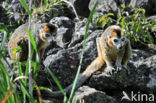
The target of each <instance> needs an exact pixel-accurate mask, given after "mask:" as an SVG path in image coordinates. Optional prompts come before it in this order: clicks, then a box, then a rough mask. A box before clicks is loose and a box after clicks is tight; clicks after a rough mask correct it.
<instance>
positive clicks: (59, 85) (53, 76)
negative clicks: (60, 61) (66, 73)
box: [47, 67, 66, 96]
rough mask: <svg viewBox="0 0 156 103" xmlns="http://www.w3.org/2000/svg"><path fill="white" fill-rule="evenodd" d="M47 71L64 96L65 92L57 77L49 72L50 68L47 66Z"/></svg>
mask: <svg viewBox="0 0 156 103" xmlns="http://www.w3.org/2000/svg"><path fill="white" fill-rule="evenodd" d="M47 70H48V72H49V73H50V75H51V76H52V78H53V79H54V81H55V83H56V84H57V86H58V87H59V89H60V91H61V92H62V94H63V95H64V96H66V93H65V92H64V90H63V88H62V86H61V84H60V83H59V81H58V79H57V78H56V77H55V75H54V74H53V73H52V72H51V70H50V69H49V68H48V67H47Z"/></svg>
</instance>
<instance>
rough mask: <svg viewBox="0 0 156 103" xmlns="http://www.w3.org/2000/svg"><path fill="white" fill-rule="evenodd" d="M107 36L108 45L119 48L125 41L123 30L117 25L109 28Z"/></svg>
mask: <svg viewBox="0 0 156 103" xmlns="http://www.w3.org/2000/svg"><path fill="white" fill-rule="evenodd" d="M107 37H108V44H109V45H110V46H112V47H115V48H116V49H119V50H120V49H122V48H123V47H124V44H125V41H126V37H125V32H124V30H122V29H121V28H120V27H119V26H116V27H112V28H110V30H108V34H107Z"/></svg>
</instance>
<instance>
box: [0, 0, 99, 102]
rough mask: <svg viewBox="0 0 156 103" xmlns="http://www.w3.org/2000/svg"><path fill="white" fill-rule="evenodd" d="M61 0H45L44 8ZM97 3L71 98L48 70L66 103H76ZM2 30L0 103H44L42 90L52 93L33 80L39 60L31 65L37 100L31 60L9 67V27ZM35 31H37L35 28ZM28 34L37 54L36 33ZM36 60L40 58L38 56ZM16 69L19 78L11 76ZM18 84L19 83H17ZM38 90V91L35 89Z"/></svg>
mask: <svg viewBox="0 0 156 103" xmlns="http://www.w3.org/2000/svg"><path fill="white" fill-rule="evenodd" d="M20 1H21V4H22V5H23V7H24V8H25V10H26V11H27V13H28V14H29V15H30V17H31V18H33V15H32V12H31V11H30V8H29V7H28V5H27V4H26V2H25V0H20ZM60 1H61V0H44V6H45V7H46V8H49V7H50V6H49V2H50V5H53V4H54V3H59V2H60ZM97 1H98V0H96V3H95V5H94V8H93V10H92V11H91V13H90V16H89V18H88V23H87V26H86V32H85V35H84V43H83V51H82V54H81V59H80V64H79V67H78V71H77V75H76V77H75V81H74V85H73V89H72V91H71V94H70V97H69V99H68V98H67V97H66V93H65V92H64V91H63V88H62V87H61V85H60V83H59V81H58V80H57V78H56V77H55V76H54V74H53V73H52V72H51V71H50V70H49V69H48V68H47V69H48V71H49V73H50V75H51V76H52V78H53V79H54V81H55V82H56V84H57V85H58V87H59V88H60V90H61V91H62V93H63V95H64V101H63V102H64V103H67V102H68V103H73V102H74V99H73V94H74V92H75V89H76V83H77V81H78V76H79V73H80V70H81V65H82V60H83V54H84V49H85V44H86V37H87V33H88V29H89V24H90V22H91V20H92V16H93V14H94V11H95V8H96V6H97ZM42 3H43V1H41V6H42V5H43V4H42ZM42 7H43V6H42ZM0 26H1V27H3V28H1V29H0V30H1V31H2V32H4V35H3V41H2V43H1V48H0V88H1V89H0V102H1V103H5V102H7V103H15V102H16V103H26V102H31V103H34V102H37V101H38V102H40V103H42V96H41V93H40V90H47V91H49V92H52V91H51V90H50V89H49V88H45V87H38V86H37V85H36V83H35V81H34V80H33V79H35V78H36V77H37V73H38V70H39V67H38V62H39V61H38V59H37V60H36V61H35V62H32V63H31V65H32V68H33V75H32V77H31V78H33V79H32V80H31V81H33V84H32V88H31V89H32V90H34V91H35V90H36V91H37V94H38V99H35V98H34V97H33V95H32V94H31V93H30V91H29V89H30V88H28V87H29V85H30V84H29V83H30V82H28V79H30V78H28V74H29V66H30V65H29V61H30V59H29V58H28V60H27V62H22V63H21V62H19V61H18V60H17V61H16V60H14V63H13V65H9V63H8V61H7V60H6V52H7V49H6V48H5V49H4V45H5V42H6V40H7V33H8V29H7V26H5V25H4V24H0ZM34 31H35V28H34ZM27 33H28V35H29V38H30V42H31V44H32V48H31V54H33V52H36V53H37V47H36V44H35V40H34V38H33V35H35V34H36V33H35V32H34V33H33V35H32V34H31V32H30V31H29V29H27ZM11 49H12V50H14V52H15V53H16V52H17V51H18V50H19V49H20V48H18V47H17V48H16V49H13V48H11ZM36 58H38V57H37V56H36ZM23 67H25V70H24V69H23ZM15 69H18V71H19V76H18V77H14V75H10V74H9V72H8V71H13V74H14V71H15ZM17 82H18V83H17ZM35 88H36V89H35Z"/></svg>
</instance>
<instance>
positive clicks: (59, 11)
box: [37, 4, 75, 22]
mask: <svg viewBox="0 0 156 103" xmlns="http://www.w3.org/2000/svg"><path fill="white" fill-rule="evenodd" d="M61 16H65V17H68V18H70V19H71V20H73V19H74V18H75V14H74V12H73V9H72V8H71V7H68V6H67V5H59V4H58V5H54V6H52V7H51V8H50V10H49V11H46V12H45V13H39V14H38V16H37V18H38V19H39V20H41V21H42V22H49V21H50V20H51V19H52V18H54V17H61Z"/></svg>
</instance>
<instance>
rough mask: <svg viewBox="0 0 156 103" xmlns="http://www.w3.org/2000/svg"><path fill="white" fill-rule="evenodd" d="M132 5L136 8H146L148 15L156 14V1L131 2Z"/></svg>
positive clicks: (134, 0) (140, 0)
mask: <svg viewBox="0 0 156 103" xmlns="http://www.w3.org/2000/svg"><path fill="white" fill-rule="evenodd" d="M130 5H132V6H133V7H135V8H144V9H145V10H146V14H147V15H154V14H156V13H155V12H156V1H155V0H131V2H130Z"/></svg>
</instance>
